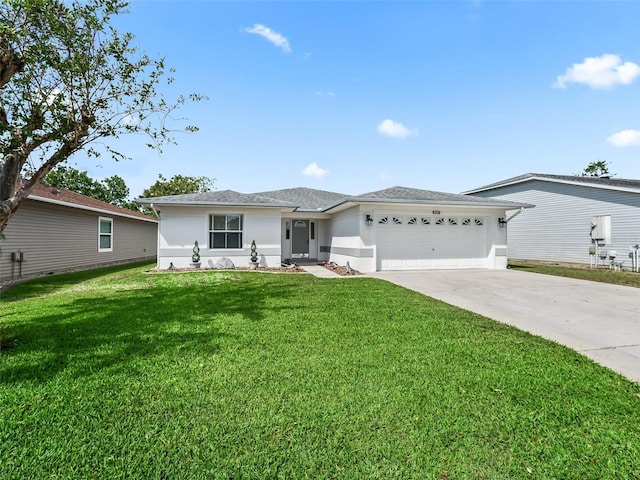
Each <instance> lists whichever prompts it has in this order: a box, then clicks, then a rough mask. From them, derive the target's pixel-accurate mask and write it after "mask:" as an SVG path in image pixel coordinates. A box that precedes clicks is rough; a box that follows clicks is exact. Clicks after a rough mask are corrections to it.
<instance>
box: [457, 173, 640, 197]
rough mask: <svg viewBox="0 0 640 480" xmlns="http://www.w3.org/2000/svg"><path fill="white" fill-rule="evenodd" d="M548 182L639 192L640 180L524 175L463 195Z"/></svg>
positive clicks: (541, 174)
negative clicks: (516, 185)
mask: <svg viewBox="0 0 640 480" xmlns="http://www.w3.org/2000/svg"><path fill="white" fill-rule="evenodd" d="M536 179H539V180H548V181H552V182H560V183H579V184H584V185H587V186H592V187H599V188H621V189H630V190H638V191H640V180H632V179H626V178H615V177H582V176H579V175H552V174H547V173H525V174H523V175H519V176H517V177H512V178H508V179H506V180H501V181H499V182H495V183H491V184H489V185H485V186H483V187H479V188H474V189H472V190H468V191H467V192H465V193H475V192H482V191H486V190H492V189H494V188H497V187H502V186H505V185H511V184H513V183H522V182H526V181H529V180H536Z"/></svg>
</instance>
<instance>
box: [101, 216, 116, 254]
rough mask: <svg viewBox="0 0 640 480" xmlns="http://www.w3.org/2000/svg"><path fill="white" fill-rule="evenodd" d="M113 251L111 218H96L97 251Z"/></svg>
mask: <svg viewBox="0 0 640 480" xmlns="http://www.w3.org/2000/svg"><path fill="white" fill-rule="evenodd" d="M112 251H113V219H111V218H104V217H99V218H98V252H112Z"/></svg>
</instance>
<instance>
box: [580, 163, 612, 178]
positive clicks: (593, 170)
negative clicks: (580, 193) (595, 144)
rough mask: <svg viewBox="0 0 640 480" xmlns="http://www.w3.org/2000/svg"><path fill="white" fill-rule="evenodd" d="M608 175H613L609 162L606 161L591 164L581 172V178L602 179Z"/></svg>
mask: <svg viewBox="0 0 640 480" xmlns="http://www.w3.org/2000/svg"><path fill="white" fill-rule="evenodd" d="M606 175H611V174H610V173H609V162H607V161H604V160H597V161H595V162H591V163H590V164H589V165H587V166H586V167H585V168H584V170H582V172H580V176H581V177H602V176H606Z"/></svg>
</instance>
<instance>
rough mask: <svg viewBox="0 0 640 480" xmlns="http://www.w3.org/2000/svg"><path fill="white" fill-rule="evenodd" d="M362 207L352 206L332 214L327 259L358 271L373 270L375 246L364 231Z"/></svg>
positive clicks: (365, 227) (365, 226)
mask: <svg viewBox="0 0 640 480" xmlns="http://www.w3.org/2000/svg"><path fill="white" fill-rule="evenodd" d="M361 208H362V207H360V206H354V207H351V208H348V209H346V210H342V211H340V212H337V213H335V214H333V217H332V219H331V252H330V253H329V261H331V262H335V263H337V264H338V265H346V264H347V262H349V265H350V266H351V267H352V268H355V269H356V270H358V271H360V272H375V270H376V267H375V248H374V247H373V246H372V244H371V237H370V234H369V232H367V231H366V229H367V228H369V227H367V225H366V223H365V220H364V218H365V217H364V214H363V213H362V210H361Z"/></svg>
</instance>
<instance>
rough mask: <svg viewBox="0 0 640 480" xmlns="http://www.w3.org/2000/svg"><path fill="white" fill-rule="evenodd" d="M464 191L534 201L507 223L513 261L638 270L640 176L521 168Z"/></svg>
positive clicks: (513, 199)
mask: <svg viewBox="0 0 640 480" xmlns="http://www.w3.org/2000/svg"><path fill="white" fill-rule="evenodd" d="M465 193H467V194H470V195H472V196H474V197H478V196H481V197H488V198H493V199H497V198H498V199H501V200H508V201H511V202H525V203H533V204H535V205H536V208H533V209H531V210H526V211H524V212H523V213H522V214H521V215H518V216H517V217H516V218H514V219H513V221H511V222H509V231H508V243H509V258H510V259H512V260H529V261H531V260H534V261H542V262H550V263H576V264H578V263H582V264H592V265H594V264H595V263H596V262H597V263H599V264H600V265H605V266H612V265H618V266H621V268H622V269H631V268H634V269H636V270H638V265H637V259H638V252H637V250H638V247H637V245H638V244H640V180H633V179H624V178H615V177H581V176H574V175H552V174H543V173H525V174H523V175H520V176H517V177H513V178H508V179H506V180H501V181H499V182H496V183H492V184H490V185H485V186H483V187H479V188H474V189H473V190H469V191H468V192H465ZM634 255H635V257H634ZM612 262H614V263H613V264H612Z"/></svg>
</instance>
